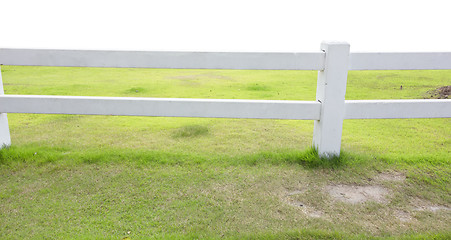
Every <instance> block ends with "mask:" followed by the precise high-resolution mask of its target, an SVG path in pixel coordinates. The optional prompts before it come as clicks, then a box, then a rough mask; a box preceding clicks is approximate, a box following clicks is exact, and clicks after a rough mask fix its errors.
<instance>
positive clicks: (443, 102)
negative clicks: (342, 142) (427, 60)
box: [345, 99, 451, 119]
mask: <svg viewBox="0 0 451 240" xmlns="http://www.w3.org/2000/svg"><path fill="white" fill-rule="evenodd" d="M449 117H451V100H448V99H428V100H346V101H345V119H377V118H386V119H388V118H449Z"/></svg>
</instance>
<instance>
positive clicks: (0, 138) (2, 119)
mask: <svg viewBox="0 0 451 240" xmlns="http://www.w3.org/2000/svg"><path fill="white" fill-rule="evenodd" d="M1 70H2V69H1V66H0V95H3V94H4V91H3V80H2V71H1ZM9 146H11V136H10V133H9V126H8V117H7V116H6V113H0V149H2V148H4V147H9Z"/></svg>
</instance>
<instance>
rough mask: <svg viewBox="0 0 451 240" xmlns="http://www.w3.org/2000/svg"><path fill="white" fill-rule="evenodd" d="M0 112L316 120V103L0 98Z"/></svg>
mask: <svg viewBox="0 0 451 240" xmlns="http://www.w3.org/2000/svg"><path fill="white" fill-rule="evenodd" d="M0 112H8V113H44V114H85V115H124V116H161V117H209V118H268V119H310V120H314V119H319V112H320V103H318V102H315V101H273V100H227V99H224V100H223V99H186V98H185V99H182V98H131V97H73V96H42V95H39V96H32V95H3V96H0Z"/></svg>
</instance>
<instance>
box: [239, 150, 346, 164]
mask: <svg viewBox="0 0 451 240" xmlns="http://www.w3.org/2000/svg"><path fill="white" fill-rule="evenodd" d="M347 159H349V156H348V155H347V154H345V153H341V155H340V156H339V157H338V156H334V157H331V158H325V157H320V156H319V155H318V152H317V151H316V149H314V148H310V149H308V150H305V151H293V150H291V151H290V150H287V151H279V152H262V153H257V154H252V155H247V156H243V157H240V158H238V159H237V161H239V162H241V163H244V164H246V165H257V164H263V163H265V164H272V165H279V164H297V165H302V166H304V167H306V168H340V167H342V166H344V165H345V163H346V161H347ZM232 161H233V160H232Z"/></svg>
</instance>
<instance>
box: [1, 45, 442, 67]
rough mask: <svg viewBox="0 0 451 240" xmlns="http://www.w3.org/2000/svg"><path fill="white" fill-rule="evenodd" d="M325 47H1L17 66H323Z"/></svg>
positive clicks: (430, 60) (373, 60)
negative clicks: (190, 49) (177, 49)
mask: <svg viewBox="0 0 451 240" xmlns="http://www.w3.org/2000/svg"><path fill="white" fill-rule="evenodd" d="M349 59H350V63H349V70H419V69H451V52H442V53H434V52H431V53H351V54H350V57H349ZM324 60H325V53H324V52H315V53H305V52H304V53H246V52H236V53H233V52H232V53H230V52H145V51H97V50H51V49H8V48H0V64H2V65H17V66H56V67H112V68H174V69H254V70H323V69H324Z"/></svg>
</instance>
